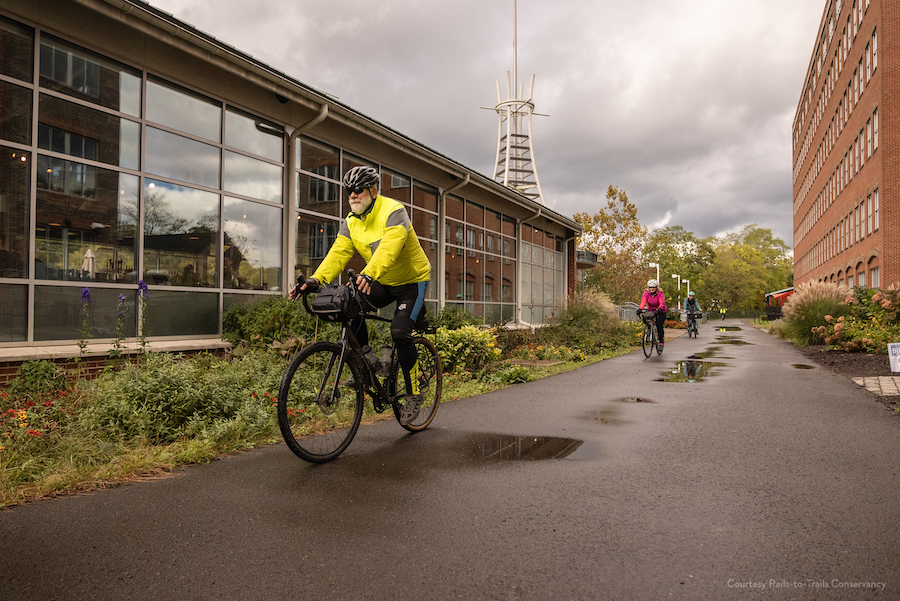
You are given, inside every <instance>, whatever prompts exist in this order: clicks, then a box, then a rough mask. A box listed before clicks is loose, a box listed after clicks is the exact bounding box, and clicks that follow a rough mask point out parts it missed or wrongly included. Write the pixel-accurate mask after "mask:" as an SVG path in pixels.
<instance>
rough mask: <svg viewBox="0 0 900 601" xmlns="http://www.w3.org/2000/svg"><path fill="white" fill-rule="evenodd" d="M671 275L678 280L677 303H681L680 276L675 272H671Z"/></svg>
mask: <svg viewBox="0 0 900 601" xmlns="http://www.w3.org/2000/svg"><path fill="white" fill-rule="evenodd" d="M672 277H673V278H676V279H677V280H678V304H679V305H680V304H681V276H680V275H678V274H677V273H673V274H672Z"/></svg>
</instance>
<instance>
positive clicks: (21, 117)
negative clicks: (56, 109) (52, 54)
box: [0, 30, 31, 144]
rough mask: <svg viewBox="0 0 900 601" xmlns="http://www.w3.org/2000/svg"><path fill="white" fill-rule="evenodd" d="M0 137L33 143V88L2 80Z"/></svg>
mask: <svg viewBox="0 0 900 601" xmlns="http://www.w3.org/2000/svg"><path fill="white" fill-rule="evenodd" d="M0 32H2V30H0ZM0 139H3V140H9V141H10V142H17V143H19V144H31V90H29V89H28V88H23V87H22V86H17V85H15V84H11V83H8V82H5V81H0Z"/></svg>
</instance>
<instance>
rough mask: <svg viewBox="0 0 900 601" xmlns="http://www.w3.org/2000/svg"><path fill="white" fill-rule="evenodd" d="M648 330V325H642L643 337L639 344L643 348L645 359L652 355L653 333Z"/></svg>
mask: <svg viewBox="0 0 900 601" xmlns="http://www.w3.org/2000/svg"><path fill="white" fill-rule="evenodd" d="M650 328H651V326H650V325H647V324H644V336H643V339H642V341H641V342H642V344H643V347H644V356H645V357H649V356H650V355H652V354H653V332H652V331H651V330H650Z"/></svg>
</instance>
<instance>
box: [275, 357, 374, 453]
mask: <svg viewBox="0 0 900 601" xmlns="http://www.w3.org/2000/svg"><path fill="white" fill-rule="evenodd" d="M342 348H343V347H341V345H339V344H335V343H333V342H317V343H315V344H311V345H309V346H307V347H306V348H304V349H302V350H301V351H300V352H299V353H297V354H296V355H295V356H294V358H293V359H291V362H290V363H289V364H288V367H287V369H286V370H285V372H284V377H283V378H282V380H281V387H280V388H279V389H278V426H279V427H280V428H281V435H282V436H284V442H285V443H287V446H288V448H290V449H291V451H293V452H294V454H295V455H297V456H298V457H300V458H301V459H305V460H306V461H311V462H313V463H323V462H325V461H330V460H332V459H334V458H335V457H337V456H338V455H340V454H341V453H343V452H344V450H345V449H346V448H347V446H349V444H350V442H351V441H352V440H353V437H354V436H355V435H356V431H357V430H358V429H359V422H360V419H361V418H362V414H363V408H364V401H365V399H364V395H363V388H362V384H361V383H362V379H361V378H360V376H359V375H358V374H354V373H353V369H352V368H351V365H350V364H349V363H347V362H346V361H341V349H342ZM351 378H352V380H351Z"/></svg>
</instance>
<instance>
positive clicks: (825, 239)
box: [793, 0, 900, 288]
mask: <svg viewBox="0 0 900 601" xmlns="http://www.w3.org/2000/svg"><path fill="white" fill-rule="evenodd" d="M898 27H900V5H898V4H897V3H895V2H886V1H883V0H828V1H827V2H826V4H825V11H824V13H823V15H822V20H821V23H820V25H819V29H818V32H817V34H816V39H815V44H814V46H813V51H812V56H811V58H810V62H809V68H808V70H807V73H806V81H805V82H804V84H803V91H802V94H801V96H800V102H799V105H798V106H797V114H796V116H795V118H794V126H793V159H794V163H793V167H794V169H793V190H794V194H793V196H794V207H793V208H794V211H793V214H794V281H795V283H797V284H799V283H802V282H806V281H828V282H836V283H840V284H846V285H849V286H869V287H873V288H877V287H887V286H888V285H890V284H893V283H897V282H900V222H898V219H897V215H896V213H894V210H895V209H896V208H897V206H898V202H897V201H898V195H900V181H898V174H900V171H898V166H900V165H898V162H900V147H898V145H897V138H895V134H898V136H900V121H898V120H897V114H898V113H897V110H896V109H895V108H894V107H895V105H897V103H898V97H900V81H898V78H897V75H898V73H900V54H898V47H897V44H898V42H900V32H898Z"/></svg>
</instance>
